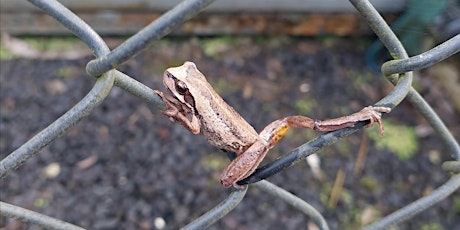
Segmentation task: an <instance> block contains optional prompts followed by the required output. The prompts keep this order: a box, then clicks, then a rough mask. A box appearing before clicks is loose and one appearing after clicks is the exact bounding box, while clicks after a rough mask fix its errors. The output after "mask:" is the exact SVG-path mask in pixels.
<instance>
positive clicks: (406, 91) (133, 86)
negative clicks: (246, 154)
mask: <svg viewBox="0 0 460 230" xmlns="http://www.w3.org/2000/svg"><path fill="white" fill-rule="evenodd" d="M29 2H31V3H32V4H34V5H35V6H37V7H39V8H40V9H42V10H43V11H45V12H46V13H48V14H49V15H51V16H52V17H54V18H55V19H56V20H57V21H59V22H60V23H62V24H63V25H64V26H65V27H67V28H68V29H69V30H71V31H72V32H73V33H74V34H75V35H76V36H77V37H79V38H80V39H81V40H82V41H84V42H85V43H86V44H87V45H88V47H89V48H90V49H91V50H92V51H93V53H94V55H95V56H96V57H97V59H94V60H92V61H90V62H89V63H88V64H87V66H86V72H87V73H88V74H89V75H91V76H94V77H96V78H97V81H96V83H95V84H94V86H93V88H92V89H91V91H90V92H89V93H88V94H87V95H86V96H85V97H84V98H83V99H81V100H80V101H79V103H77V104H76V105H75V106H74V107H73V108H72V109H70V110H69V111H67V112H66V113H65V114H64V115H62V116H61V117H59V118H58V119H57V120H56V121H54V122H53V123H52V124H51V125H49V126H48V127H47V128H45V129H43V130H42V131H41V132H40V133H38V134H37V135H35V136H34V137H33V138H31V139H30V140H28V141H27V142H26V143H25V144H23V145H22V146H21V147H19V148H18V149H16V150H15V151H13V152H12V153H11V154H9V155H8V156H7V157H5V158H4V159H2V161H1V162H0V178H4V177H6V176H7V175H8V174H9V173H10V172H12V171H13V170H15V169H16V168H18V167H19V166H21V165H22V164H23V163H24V162H25V161H27V160H28V159H29V158H31V157H32V156H34V155H35V154H36V153H38V152H39V151H40V150H41V149H42V148H44V147H45V146H47V145H49V144H50V143H51V142H52V141H53V140H55V139H56V138H58V137H60V136H61V135H63V134H65V133H66V132H67V131H68V130H69V129H70V128H71V127H72V126H74V125H75V124H76V123H77V122H79V121H80V120H81V119H82V118H83V117H85V116H87V115H88V114H90V113H91V112H92V111H93V109H94V108H95V107H96V106H97V105H98V104H100V103H101V102H102V101H103V100H104V99H105V98H106V97H107V95H108V93H109V92H110V90H111V89H112V87H113V86H117V87H119V88H121V89H123V90H125V91H127V92H129V93H131V94H133V95H135V96H137V97H139V98H142V99H143V100H145V101H146V102H148V103H153V104H157V105H160V106H161V105H162V102H161V100H159V98H158V97H157V96H156V95H155V93H154V92H153V91H152V90H151V89H150V88H149V87H147V86H145V85H143V84H141V83H140V82H138V81H136V80H134V79H133V78H131V77H130V76H128V75H125V74H123V73H121V72H119V71H117V70H116V68H117V66H119V65H120V64H122V63H123V62H125V61H127V60H128V59H130V58H132V57H133V56H134V55H135V54H137V53H139V52H141V51H142V50H143V49H145V48H146V47H147V46H148V45H150V44H151V43H153V42H155V40H157V39H160V38H161V37H163V36H165V35H167V34H168V33H169V32H171V30H173V28H174V27H176V26H178V25H181V24H182V23H183V22H184V21H186V20H188V19H189V18H191V17H193V16H194V15H196V14H197V13H198V12H200V11H201V10H202V9H204V8H205V7H206V6H207V5H209V4H211V3H212V2H213V1H212V0H185V1H183V2H182V3H180V4H179V5H177V6H176V7H174V8H173V9H171V10H170V11H168V12H166V13H165V14H163V15H162V16H161V17H160V18H158V19H157V20H155V21H154V22H152V23H151V24H149V25H148V26H146V27H145V28H144V29H142V30H141V31H139V32H138V33H137V34H135V35H134V36H132V37H131V38H129V39H128V40H126V42H124V43H122V44H121V45H119V46H118V47H117V48H116V49H114V50H112V51H110V50H109V48H108V47H107V45H106V44H105V42H104V41H103V40H102V39H101V37H100V36H99V35H98V34H97V33H96V32H95V31H94V30H93V29H92V28H91V27H90V26H89V25H87V24H86V23H85V22H83V21H82V20H81V19H80V18H79V17H78V16H76V15H75V14H74V13H72V12H71V11H69V10H68V9H67V8H66V7H64V6H63V5H61V4H60V3H59V2H57V1H53V0H29ZM350 2H351V3H352V4H353V5H354V7H355V8H356V9H357V10H358V11H359V13H360V14H361V15H362V16H363V18H364V20H366V21H367V22H368V24H369V26H370V27H371V28H372V30H373V31H374V32H375V33H376V34H377V35H378V37H379V38H380V40H381V42H382V43H383V44H384V46H385V47H386V48H387V49H388V50H389V51H390V53H391V55H392V56H393V59H394V60H392V61H388V62H386V63H385V64H384V65H383V66H382V72H383V74H384V75H385V76H386V77H387V79H388V80H389V81H390V82H391V83H393V84H394V88H393V90H392V91H391V92H390V93H389V94H388V95H387V96H385V97H384V98H382V99H381V100H380V101H378V102H377V103H375V105H376V106H387V107H391V108H394V107H396V106H397V105H398V104H399V103H400V102H401V101H402V100H404V99H407V100H408V101H409V102H410V103H412V104H413V106H414V107H415V108H416V109H417V111H418V112H419V113H420V114H422V115H423V116H424V117H425V119H426V120H427V121H428V123H429V124H430V125H431V126H432V127H433V129H434V130H435V131H436V132H437V134H438V135H439V138H441V140H442V141H443V142H444V144H445V146H447V149H448V150H449V152H450V154H451V157H452V159H453V160H452V161H447V162H445V163H444V164H443V169H444V170H445V171H448V172H450V173H452V177H451V178H450V179H449V180H448V181H447V182H446V183H445V184H443V185H442V186H440V187H439V188H437V189H435V190H434V191H433V192H431V193H430V194H429V195H427V196H425V197H423V198H420V199H419V200H417V201H415V202H413V203H411V204H409V205H407V206H405V207H403V208H401V209H400V210H398V211H396V212H394V213H393V214H391V215H389V216H386V217H384V218H383V219H381V220H380V221H378V222H376V223H374V224H372V225H371V226H368V227H367V228H366V229H383V228H388V227H389V226H391V225H395V224H397V223H399V222H402V221H404V220H407V219H409V218H411V217H412V216H414V215H416V214H418V213H419V212H421V211H423V210H426V209H428V208H430V207H431V206H432V205H434V204H436V203H438V202H439V201H441V200H442V199H444V198H446V197H447V196H449V195H450V194H452V193H453V192H454V191H456V190H457V189H458V188H459V187H460V175H459V173H460V162H459V160H460V147H459V144H458V143H457V141H456V140H455V139H454V137H453V136H452V134H451V133H450V132H449V131H448V129H447V127H446V126H445V125H444V124H443V122H442V121H441V119H440V118H439V117H438V116H437V115H436V113H435V112H434V111H433V110H432V109H431V107H430V105H429V104H428V103H426V102H425V100H424V99H423V97H422V96H421V95H420V94H419V93H418V92H417V91H416V90H415V89H414V88H412V72H410V71H413V70H418V69H423V68H426V67H428V66H431V65H434V64H436V63H438V62H440V61H442V60H444V59H446V58H447V57H449V56H452V55H453V54H455V53H457V52H459V51H460V35H458V34H457V35H456V36H454V37H452V38H450V39H449V40H447V41H445V42H444V43H442V44H440V45H438V46H437V47H435V48H433V49H431V50H429V51H427V52H425V53H422V54H419V55H417V56H414V57H409V56H408V55H407V53H406V51H405V49H404V47H403V46H402V44H401V43H400V41H399V40H398V38H397V37H396V36H395V35H394V34H393V32H392V31H391V29H390V28H389V26H388V25H387V24H386V22H385V21H384V20H383V19H382V18H381V16H380V15H379V14H378V12H377V11H376V10H375V9H374V8H373V7H372V5H371V4H370V3H369V2H368V1H365V0H350ZM364 125H365V122H361V123H359V124H358V125H357V126H355V127H352V128H346V129H342V130H339V131H334V132H330V133H327V134H324V135H321V136H319V137H317V138H315V139H313V140H311V141H309V142H307V143H305V144H303V145H302V146H300V147H298V148H297V149H295V150H294V151H292V152H290V153H289V154H286V155H285V156H283V157H282V158H280V159H278V160H276V161H275V162H273V163H271V164H269V165H266V166H264V167H262V168H260V169H258V170H256V172H255V173H253V175H251V176H250V177H248V178H246V179H245V180H243V181H241V182H240V184H253V186H255V187H257V188H259V189H261V190H262V191H264V192H266V193H268V194H271V195H272V196H274V197H277V198H279V199H281V200H283V201H284V202H286V203H287V204H289V205H291V206H292V207H294V208H295V209H297V210H298V211H300V212H302V213H304V214H305V215H307V216H309V217H310V218H311V219H312V220H313V221H314V222H315V223H316V224H317V226H318V227H319V228H320V229H329V227H328V224H327V223H326V221H325V218H324V217H322V215H321V214H320V213H319V212H318V211H317V210H315V209H314V208H313V207H312V206H311V205H309V204H308V203H307V202H305V201H304V200H302V199H300V198H299V197H297V196H295V195H293V194H291V193H289V192H287V191H286V190H284V189H282V188H279V187H277V186H276V185H273V184H271V183H269V182H267V181H264V180H263V179H264V178H267V177H270V176H271V175H274V174H276V173H278V172H280V171H281V170H283V169H285V168H287V167H289V166H291V165H292V164H295V163H296V162H298V161H301V160H304V159H305V158H306V157H308V156H309V155H311V154H312V153H314V152H316V151H318V150H319V149H321V148H323V147H325V146H328V145H331V144H333V143H334V142H336V141H338V140H340V139H341V138H343V137H345V136H348V135H350V134H352V133H354V132H356V131H357V130H358V129H360V128H361V127H363V126H364ZM246 191H247V187H246V188H245V189H243V190H235V191H233V192H232V193H231V194H230V195H229V196H228V197H227V199H225V200H224V201H223V202H222V203H220V204H218V205H216V206H215V207H214V208H213V209H211V210H209V211H208V212H207V213H205V214H204V215H202V216H200V217H199V218H197V219H196V220H194V221H193V222H192V223H190V224H188V225H187V226H185V227H184V229H200V228H205V227H207V226H209V225H211V224H213V223H214V222H216V221H217V220H219V219H220V218H222V217H224V216H225V215H226V214H227V213H229V212H230V211H231V210H232V209H234V208H235V207H236V206H237V205H238V204H239V203H240V202H241V200H242V199H243V197H244V196H245V194H246ZM0 205H1V206H0V208H1V210H0V213H1V214H2V215H4V216H7V217H11V218H17V219H20V220H22V221H24V222H28V223H33V224H38V225H40V226H43V227H45V228H52V229H81V228H80V227H78V226H75V225H72V224H70V223H66V222H63V221H61V220H58V219H54V218H51V217H49V216H46V215H43V214H39V213H36V212H33V211H30V210H27V209H24V208H21V207H18V206H14V205H10V204H8V203H5V202H1V203H0Z"/></svg>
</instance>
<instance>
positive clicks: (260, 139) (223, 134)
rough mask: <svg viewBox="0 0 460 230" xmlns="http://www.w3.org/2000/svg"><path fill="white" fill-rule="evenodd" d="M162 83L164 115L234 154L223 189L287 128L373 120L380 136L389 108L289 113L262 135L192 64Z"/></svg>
mask: <svg viewBox="0 0 460 230" xmlns="http://www.w3.org/2000/svg"><path fill="white" fill-rule="evenodd" d="M163 83H164V85H165V87H166V89H167V91H168V93H167V94H164V93H162V92H160V91H157V90H156V91H155V92H156V93H157V94H158V96H160V97H161V99H162V100H163V101H164V103H165V105H166V109H165V111H163V114H165V115H166V116H168V117H170V118H171V120H173V121H175V122H179V123H180V124H182V125H183V126H184V127H185V128H186V129H188V130H189V131H190V132H192V133H193V134H200V135H203V136H204V138H206V140H208V141H209V142H210V143H211V144H212V145H214V146H216V147H218V148H220V149H223V150H226V151H230V152H234V153H236V154H237V157H236V158H235V159H234V160H233V161H232V162H231V163H230V164H229V165H228V166H227V168H226V169H225V170H224V172H223V173H222V175H221V178H220V180H221V184H222V185H223V186H224V187H229V186H231V185H233V186H234V187H235V188H241V186H240V185H238V184H237V182H238V181H240V180H242V179H244V178H246V177H248V176H249V175H250V174H251V173H253V172H254V170H255V169H256V168H257V166H258V165H259V164H260V162H261V161H262V160H263V159H264V157H265V155H266V154H267V152H268V150H269V149H271V148H272V147H273V146H274V145H275V144H276V143H277V142H278V141H279V140H280V139H281V138H282V137H283V136H284V135H285V134H286V132H287V130H288V129H289V128H290V127H299V128H310V129H313V130H317V131H333V130H337V129H341V128H345V127H351V126H354V125H355V124H356V123H357V122H359V121H367V120H369V121H370V124H369V126H370V125H372V123H374V122H377V123H378V124H379V127H380V134H381V135H383V125H382V122H381V113H388V112H390V111H391V109H390V108H387V107H372V106H369V107H365V108H364V109H362V110H361V111H359V112H357V113H354V114H351V115H349V116H344V117H339V118H335V119H329V120H324V121H319V120H314V119H311V118H309V117H304V116H288V117H285V118H281V119H278V120H275V121H273V122H272V123H270V124H269V125H267V126H266V127H265V128H264V129H263V130H262V131H261V132H260V133H257V132H256V131H255V130H254V128H253V127H252V126H251V125H250V124H249V123H248V122H247V121H246V120H245V119H244V118H242V117H241V116H240V115H239V114H238V113H237V112H236V111H235V110H234V109H233V108H232V107H231V106H229V105H228V104H227V103H226V102H225V101H224V100H223V99H222V97H220V96H219V94H217V92H216V91H214V89H213V88H212V86H211V85H210V84H209V83H208V81H207V80H206V77H205V76H204V75H203V74H202V73H201V72H200V71H199V70H198V69H197V67H196V65H195V64H194V63H193V62H185V63H184V64H183V65H182V66H179V67H171V68H169V69H167V70H166V71H165V72H164V75H163Z"/></svg>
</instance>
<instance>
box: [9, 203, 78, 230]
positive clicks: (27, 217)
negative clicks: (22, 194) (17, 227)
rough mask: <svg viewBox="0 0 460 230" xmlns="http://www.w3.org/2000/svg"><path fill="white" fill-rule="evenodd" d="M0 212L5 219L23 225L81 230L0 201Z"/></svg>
mask: <svg viewBox="0 0 460 230" xmlns="http://www.w3.org/2000/svg"><path fill="white" fill-rule="evenodd" d="M0 212H1V214H2V215H4V216H6V217H10V218H12V219H18V220H20V221H23V222H25V223H30V224H36V225H38V226H41V227H43V228H45V229H67V230H83V229H84V228H81V227H78V226H76V225H73V224H71V223H67V222H64V221H62V220H59V219H55V218H52V217H49V216H47V215H44V214H41V213H38V212H34V211H31V210H29V209H25V208H21V207H18V206H16V205H12V204H8V203H5V202H1V201H0Z"/></svg>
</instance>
